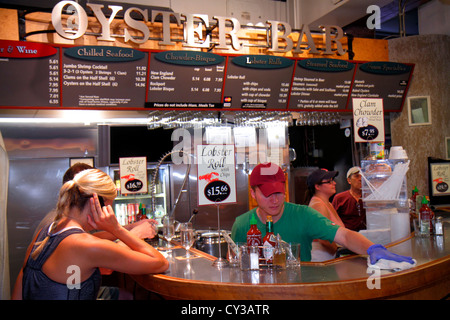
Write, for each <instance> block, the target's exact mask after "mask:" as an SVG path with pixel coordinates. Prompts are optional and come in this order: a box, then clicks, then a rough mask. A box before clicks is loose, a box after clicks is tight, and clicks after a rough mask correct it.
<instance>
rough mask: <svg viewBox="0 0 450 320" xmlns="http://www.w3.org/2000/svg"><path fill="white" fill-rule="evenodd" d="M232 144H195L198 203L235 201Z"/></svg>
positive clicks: (233, 152) (208, 203)
mask: <svg viewBox="0 0 450 320" xmlns="http://www.w3.org/2000/svg"><path fill="white" fill-rule="evenodd" d="M234 155H235V151H234V145H222V144H210V145H198V146H197V159H198V170H197V174H198V177H197V185H198V205H210V204H222V203H236V171H235V160H234Z"/></svg>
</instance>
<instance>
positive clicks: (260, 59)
mask: <svg viewBox="0 0 450 320" xmlns="http://www.w3.org/2000/svg"><path fill="white" fill-rule="evenodd" d="M227 67H228V68H227V75H226V80H225V81H226V82H225V90H224V107H231V108H243V109H246V108H251V109H261V108H262V109H264V108H270V109H283V110H284V109H286V106H287V101H288V97H289V86H290V84H291V79H292V72H293V68H294V61H293V60H290V59H287V58H283V57H277V56H264V55H246V56H240V57H235V58H231V63H230V62H229V63H228V65H227Z"/></svg>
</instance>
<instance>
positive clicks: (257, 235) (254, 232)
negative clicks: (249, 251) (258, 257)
mask: <svg viewBox="0 0 450 320" xmlns="http://www.w3.org/2000/svg"><path fill="white" fill-rule="evenodd" d="M261 245H262V236H261V231H259V229H258V226H257V221H256V217H255V214H253V215H252V217H251V218H250V229H249V230H248V231H247V246H261Z"/></svg>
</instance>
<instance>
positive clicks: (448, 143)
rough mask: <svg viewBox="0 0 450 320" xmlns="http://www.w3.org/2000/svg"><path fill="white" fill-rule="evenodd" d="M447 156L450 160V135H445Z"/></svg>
mask: <svg viewBox="0 0 450 320" xmlns="http://www.w3.org/2000/svg"><path fill="white" fill-rule="evenodd" d="M445 158H446V159H447V160H450V137H445Z"/></svg>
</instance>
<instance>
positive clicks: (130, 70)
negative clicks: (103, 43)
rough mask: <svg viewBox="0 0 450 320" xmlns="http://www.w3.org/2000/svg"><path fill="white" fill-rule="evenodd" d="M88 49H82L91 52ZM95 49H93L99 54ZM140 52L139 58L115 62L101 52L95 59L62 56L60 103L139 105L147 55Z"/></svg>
mask: <svg viewBox="0 0 450 320" xmlns="http://www.w3.org/2000/svg"><path fill="white" fill-rule="evenodd" d="M113 49H117V48H113ZM113 49H111V50H113ZM89 50H92V49H89ZM89 50H87V49H86V50H85V51H84V52H90V54H91V55H94V54H95V53H94V52H93V51H89ZM128 50H133V49H128ZM80 52H81V53H82V52H83V51H82V50H80V49H78V51H77V53H80ZM99 52H100V51H99V49H97V53H98V54H99V55H100V53H99ZM140 54H141V55H142V57H141V58H139V59H133V60H129V59H126V58H123V57H122V58H121V59H118V60H116V61H111V60H110V59H108V57H107V56H106V53H105V52H103V54H102V56H101V57H100V58H98V59H95V60H91V59H86V57H84V56H78V57H74V56H71V55H68V54H65V55H63V59H62V70H61V76H62V91H63V95H64V98H63V101H62V105H63V106H64V107H74V106H75V107H125V108H128V107H134V108H136V107H141V108H142V107H143V106H144V103H145V86H146V74H147V59H148V54H147V53H141V52H140ZM96 57H98V56H96ZM146 57H147V59H146Z"/></svg>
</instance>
